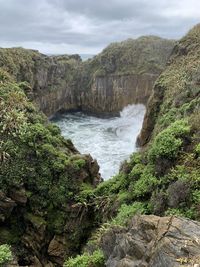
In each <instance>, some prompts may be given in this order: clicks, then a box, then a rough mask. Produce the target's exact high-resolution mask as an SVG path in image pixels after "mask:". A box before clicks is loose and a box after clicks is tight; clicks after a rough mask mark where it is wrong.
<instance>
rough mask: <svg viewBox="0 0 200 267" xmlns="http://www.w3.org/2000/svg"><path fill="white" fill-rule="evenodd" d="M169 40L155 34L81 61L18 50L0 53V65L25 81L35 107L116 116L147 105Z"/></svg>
mask: <svg viewBox="0 0 200 267" xmlns="http://www.w3.org/2000/svg"><path fill="white" fill-rule="evenodd" d="M173 46H174V41H171V40H166V39H161V38H158V37H154V36H149V37H141V38H139V39H136V40H132V39H130V40H127V41H125V42H121V43H115V44H112V45H110V46H108V47H107V48H106V49H104V50H103V51H102V53H100V54H99V55H97V56H96V57H94V58H93V59H92V60H88V61H87V62H81V59H80V57H79V56H78V55H72V56H68V55H64V56H51V57H50V56H46V55H43V54H40V53H39V52H38V51H35V50H26V49H23V48H8V49H3V48H1V49H0V67H2V68H3V69H4V70H6V71H8V72H9V73H10V74H12V75H13V76H14V77H15V78H16V80H17V81H18V82H24V81H26V82H28V83H29V84H30V86H31V90H32V92H29V97H32V98H33V99H34V101H35V102H36V103H37V104H38V106H39V107H40V109H41V110H42V111H43V112H44V113H45V114H46V115H47V116H51V115H53V114H55V113H56V112H57V111H60V110H66V111H67V110H68V111H69V110H84V111H86V112H91V113H97V114H106V113H109V114H115V113H118V112H119V111H120V110H121V109H122V108H123V107H124V106H126V105H128V104H133V103H143V104H146V102H147V100H148V98H149V95H150V94H151V91H152V88H153V84H154V82H155V80H156V78H157V77H158V75H159V73H160V72H161V71H162V70H163V69H164V67H165V64H166V62H167V59H168V57H169V55H170V53H171V50H172V48H173Z"/></svg>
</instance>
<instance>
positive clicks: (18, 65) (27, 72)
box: [0, 47, 81, 87]
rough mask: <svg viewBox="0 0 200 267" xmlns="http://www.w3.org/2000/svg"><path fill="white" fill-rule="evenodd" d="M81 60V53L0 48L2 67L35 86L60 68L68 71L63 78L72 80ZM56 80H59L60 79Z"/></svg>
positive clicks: (18, 79) (0, 64)
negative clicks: (51, 54)
mask: <svg viewBox="0 0 200 267" xmlns="http://www.w3.org/2000/svg"><path fill="white" fill-rule="evenodd" d="M80 62H81V58H80V56H79V55H58V56H47V55H44V54H41V53H39V51H37V50H31V49H25V48H22V47H14V48H0V67H1V68H2V69H4V70H5V71H8V72H9V73H10V74H11V75H13V76H14V77H15V78H16V79H17V81H27V82H29V83H30V84H31V85H32V86H33V87H34V86H36V87H37V86H40V81H41V80H45V79H46V78H48V77H46V76H52V74H53V73H54V74H56V73H55V72H57V71H59V70H64V71H65V72H66V74H65V76H64V77H60V78H61V79H63V80H64V79H67V78H68V79H69V80H70V77H71V76H73V74H72V73H73V71H74V69H76V68H77V66H78V65H79V63H80ZM54 82H55V81H54ZM56 82H57V83H58V82H59V81H58V79H57V81H56ZM46 83H47V82H46ZM48 83H49V82H48ZM52 83H53V82H52ZM45 85H46V84H45ZM45 85H43V86H45Z"/></svg>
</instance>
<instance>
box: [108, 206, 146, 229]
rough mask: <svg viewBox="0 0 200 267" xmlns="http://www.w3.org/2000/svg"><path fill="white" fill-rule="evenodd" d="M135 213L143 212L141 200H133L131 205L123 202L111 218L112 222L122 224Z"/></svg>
mask: <svg viewBox="0 0 200 267" xmlns="http://www.w3.org/2000/svg"><path fill="white" fill-rule="evenodd" d="M136 213H139V214H143V213H145V206H144V204H143V203H141V202H134V203H133V204H132V205H127V204H123V205H122V206H121V207H120V208H119V211H118V214H117V216H116V217H115V218H114V219H113V220H112V222H111V223H112V224H114V225H121V226H124V225H126V223H127V222H128V221H129V219H131V218H132V217H133V216H134V215H135V214H136Z"/></svg>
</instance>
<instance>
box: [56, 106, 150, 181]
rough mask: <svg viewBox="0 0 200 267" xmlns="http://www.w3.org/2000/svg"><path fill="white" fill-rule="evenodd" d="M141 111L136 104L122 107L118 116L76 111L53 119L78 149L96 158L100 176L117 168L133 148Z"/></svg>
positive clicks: (107, 174) (106, 177)
mask: <svg viewBox="0 0 200 267" xmlns="http://www.w3.org/2000/svg"><path fill="white" fill-rule="evenodd" d="M144 113H145V107H144V105H141V104H137V105H128V106H127V107H125V108H124V109H123V110H122V111H121V112H120V116H119V117H112V118H99V117H94V116H88V115H86V114H84V113H82V112H76V113H64V114H61V115H59V116H57V117H56V118H54V119H53V121H54V122H55V123H56V124H57V125H58V126H59V127H60V129H61V131H62V135H63V136H64V137H65V138H70V139H71V140H72V142H73V143H74V145H75V146H76V148H77V149H78V150H79V151H80V153H83V154H91V155H92V156H93V157H94V158H96V159H97V161H98V163H99V165H100V173H101V175H102V177H103V178H104V179H109V178H110V177H112V176H113V175H115V174H116V173H117V172H118V171H119V166H120V164H121V162H122V161H124V160H125V159H127V158H128V157H129V155H130V154H131V153H132V152H133V151H135V150H136V146H135V141H136V138H137V135H138V134H139V132H140V129H141V127H142V121H143V118H144Z"/></svg>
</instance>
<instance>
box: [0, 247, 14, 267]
mask: <svg viewBox="0 0 200 267" xmlns="http://www.w3.org/2000/svg"><path fill="white" fill-rule="evenodd" d="M11 260H12V252H11V250H10V246H8V245H6V244H5V245H0V264H1V266H2V265H3V264H6V263H8V262H9V261H11Z"/></svg>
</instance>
